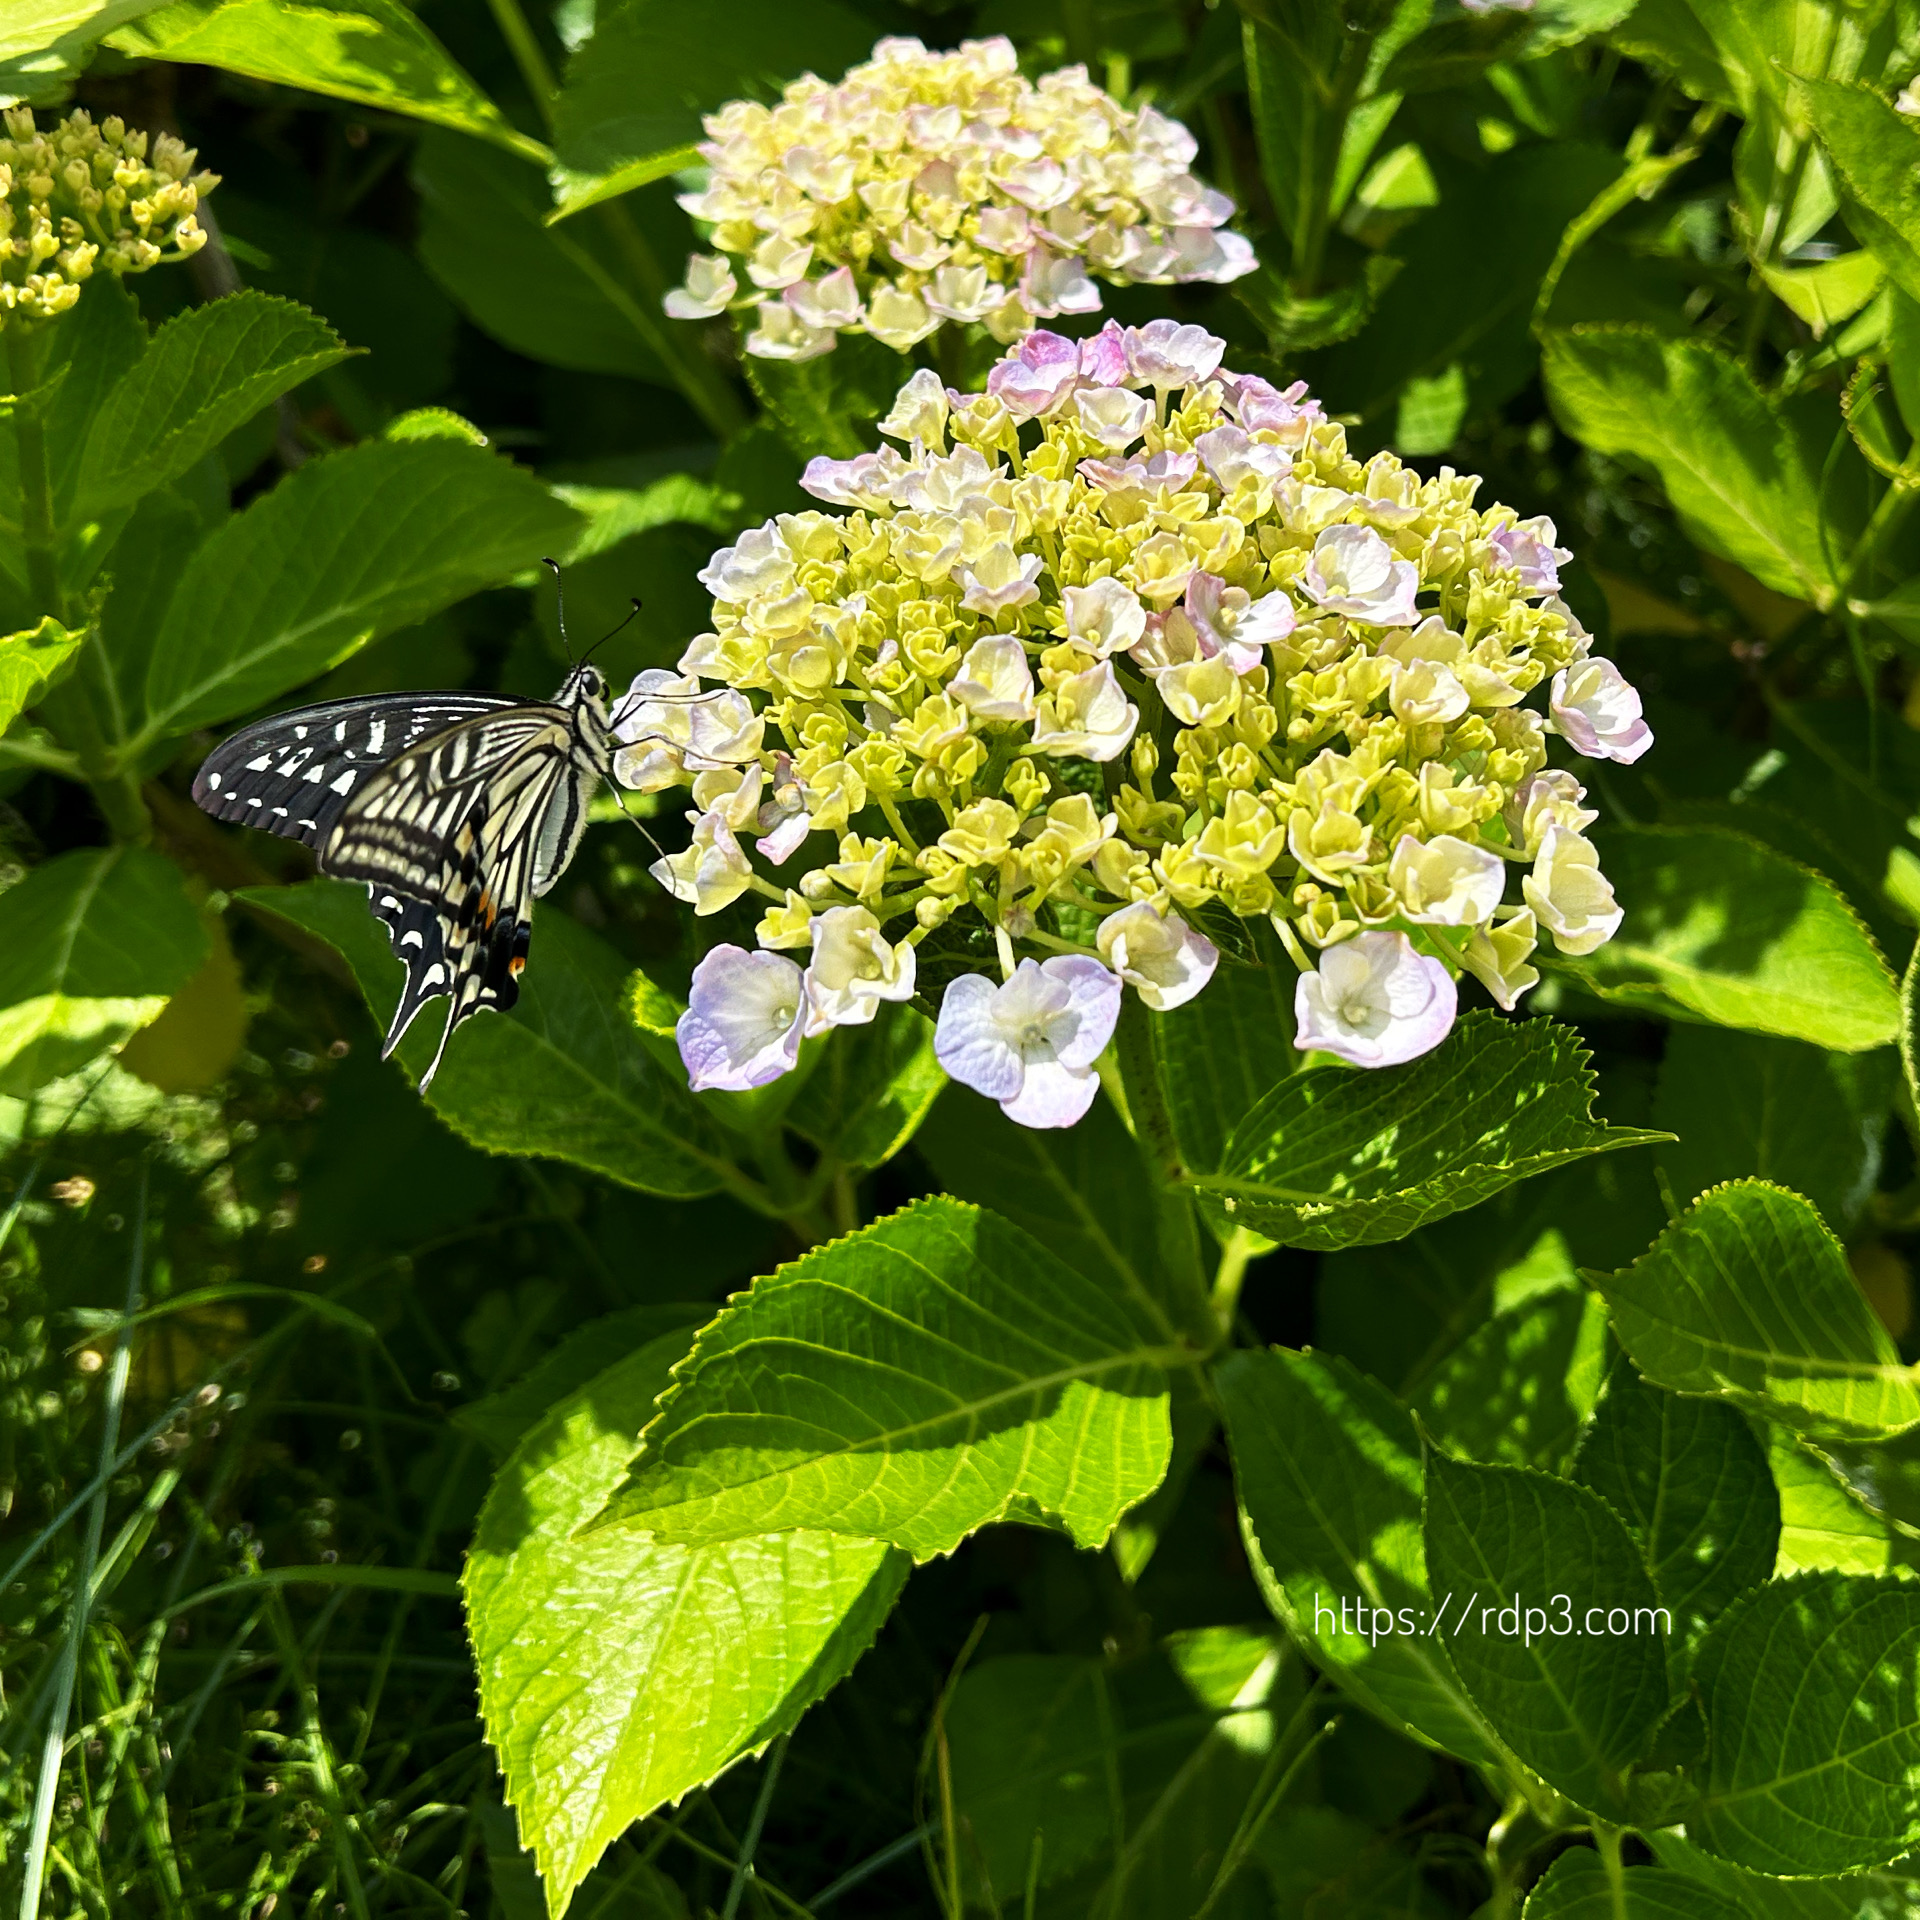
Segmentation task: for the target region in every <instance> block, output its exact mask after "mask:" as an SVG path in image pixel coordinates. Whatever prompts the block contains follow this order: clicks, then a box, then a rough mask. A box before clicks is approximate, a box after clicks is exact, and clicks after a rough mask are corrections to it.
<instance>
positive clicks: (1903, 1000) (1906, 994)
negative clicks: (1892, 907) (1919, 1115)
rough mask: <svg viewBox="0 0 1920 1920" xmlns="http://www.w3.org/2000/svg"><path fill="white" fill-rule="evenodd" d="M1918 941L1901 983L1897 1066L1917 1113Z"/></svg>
mask: <svg viewBox="0 0 1920 1920" xmlns="http://www.w3.org/2000/svg"><path fill="white" fill-rule="evenodd" d="M1916 1003H1920V942H1916V943H1915V945H1914V949H1913V952H1912V953H1911V954H1910V955H1909V956H1908V958H1907V970H1906V972H1905V974H1903V975H1902V976H1901V980H1900V1067H1901V1071H1902V1072H1904V1073H1905V1075H1906V1076H1907V1097H1908V1099H1910V1100H1911V1101H1912V1102H1913V1103H1914V1107H1915V1110H1916V1111H1920V1007H1917V1005H1916Z"/></svg>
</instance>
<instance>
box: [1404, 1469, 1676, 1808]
mask: <svg viewBox="0 0 1920 1920" xmlns="http://www.w3.org/2000/svg"><path fill="white" fill-rule="evenodd" d="M1424 1533H1425V1539H1426V1549H1427V1575H1428V1578H1429V1579H1430V1580H1431V1581H1432V1582H1433V1586H1434V1589H1435V1591H1436V1592H1441V1591H1444V1592H1448V1593H1452V1594H1459V1595H1463V1596H1465V1595H1471V1596H1472V1598H1471V1599H1470V1600H1468V1601H1467V1603H1466V1605H1465V1608H1464V1612H1463V1615H1462V1617H1461V1619H1460V1623H1459V1625H1458V1626H1457V1627H1456V1628H1454V1629H1453V1630H1452V1631H1450V1632H1449V1633H1448V1634H1447V1643H1446V1645H1447V1653H1448V1654H1449V1656H1450V1657H1451V1658H1452V1661H1453V1667H1454V1671H1455V1672H1456V1673H1457V1674H1458V1675H1459V1676H1460V1680H1461V1683H1462V1685H1463V1686H1464V1687H1465V1688H1466V1690H1467V1692H1468V1693H1469V1694H1470V1695H1471V1696H1472V1697H1473V1699H1474V1701H1475V1702H1476V1704H1477V1705H1478V1706H1479V1708H1480V1710H1481V1712H1483V1713H1484V1714H1485V1715H1486V1717H1487V1719H1488V1720H1489V1721H1491V1722H1492V1724H1493V1725H1494V1726H1495V1727H1496V1728H1498V1729H1499V1732H1500V1737H1501V1738H1502V1739H1503V1740H1504V1741H1505V1742H1506V1743H1507V1745H1508V1746H1510V1747H1511V1748H1512V1749H1513V1751H1514V1752H1515V1753H1517V1754H1518V1755H1519V1756H1520V1757H1521V1759H1523V1760H1524V1761H1526V1763H1527V1764H1528V1765H1529V1766H1530V1767H1532V1768H1533V1770H1534V1771H1535V1772H1536V1773H1537V1774H1539V1776H1540V1777H1541V1778H1542V1779H1543V1780H1545V1781H1546V1782H1547V1783H1548V1784H1549V1785H1550V1786H1555V1787H1558V1788H1559V1789H1560V1791H1561V1792H1562V1793H1564V1794H1565V1795H1566V1796H1567V1797H1568V1798H1569V1799H1570V1800H1573V1801H1575V1802H1576V1803H1578V1804H1579V1805H1580V1806H1583V1807H1587V1808H1589V1809H1591V1810H1593V1811H1595V1812H1600V1813H1605V1812H1608V1811H1612V1810H1617V1809H1620V1808H1621V1807H1622V1806H1623V1803H1624V1799H1625V1792H1626V1778H1625V1776H1626V1772H1627V1769H1628V1768H1629V1767H1630V1766H1631V1765H1632V1764H1633V1762H1634V1761H1635V1760H1637V1759H1638V1758H1639V1757H1640V1756H1641V1754H1642V1753H1643V1752H1644V1751H1645V1749H1646V1746H1647V1743H1648V1741H1649V1740H1650V1738H1651V1737H1652V1734H1653V1731H1654V1728H1655V1727H1656V1726H1657V1725H1658V1724H1659V1722H1660V1719H1661V1717H1662V1716H1663V1715H1664V1714H1665V1712H1666V1710H1667V1667H1666V1661H1667V1654H1666V1636H1665V1633H1664V1632H1663V1631H1660V1630H1658V1625H1659V1623H1658V1617H1657V1616H1658V1611H1659V1608H1660V1596H1659V1594H1658V1593H1657V1592H1656V1591H1655V1590H1654V1585H1653V1582H1652V1581H1651V1580H1650V1579H1649V1578H1648V1577H1647V1572H1646V1569H1645V1567H1644V1566H1642V1565H1641V1562H1640V1556H1639V1555H1638V1553H1637V1552H1636V1551H1635V1550H1634V1545H1633V1540H1632V1537H1631V1536H1630V1535H1629V1534H1628V1532H1627V1530H1626V1527H1625V1525H1624V1524H1623V1523H1622V1521H1621V1519H1620V1516H1619V1515H1618V1514H1616V1513H1615V1512H1614V1511H1613V1510H1612V1508H1611V1507H1609V1506H1608V1505H1607V1504H1606V1502H1605V1501H1604V1500H1602V1499H1600V1498H1599V1496H1598V1495H1596V1494H1592V1493H1589V1492H1588V1491H1587V1490H1586V1489H1585V1488H1584V1487H1576V1486H1572V1485H1569V1484H1568V1482H1566V1481H1564V1480H1555V1479H1551V1478H1550V1477H1549V1476H1548V1475H1546V1474H1544V1473H1534V1472H1532V1471H1530V1470H1529V1469H1527V1468H1525V1467H1481V1466H1474V1465H1471V1464H1470V1463H1468V1462H1466V1461H1462V1460H1452V1459H1449V1458H1448V1457H1447V1456H1446V1455H1445V1454H1444V1453H1440V1452H1438V1451H1429V1453H1428V1455H1427V1499H1426V1520H1425V1527H1424ZM1563 1601H1564V1603H1565V1604H1564V1607H1563V1606H1562V1604H1561V1603H1562V1602H1563ZM1596 1609H1598V1610H1599V1612H1600V1614H1601V1615H1602V1616H1603V1618H1604V1617H1605V1616H1608V1615H1617V1614H1618V1613H1619V1612H1620V1611H1621V1610H1624V1611H1625V1613H1626V1615H1627V1617H1628V1618H1629V1620H1630V1621H1631V1622H1632V1623H1633V1629H1634V1630H1633V1631H1630V1632H1622V1633H1617V1634H1616V1633H1607V1632H1600V1631H1596V1632H1593V1633H1588V1632H1586V1631H1585V1627H1586V1623H1587V1622H1589V1621H1590V1620H1592V1619H1593V1618H1594V1613H1595V1610H1596ZM1503 1614H1504V1615H1505V1616H1506V1622H1505V1623H1503V1621H1502V1617H1501V1616H1502V1615H1503ZM1563 1620H1564V1621H1565V1623H1566V1624H1565V1625H1563V1624H1562V1621H1563ZM1509 1626H1510V1627H1511V1631H1509Z"/></svg>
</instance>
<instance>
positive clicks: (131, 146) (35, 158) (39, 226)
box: [0, 107, 219, 327]
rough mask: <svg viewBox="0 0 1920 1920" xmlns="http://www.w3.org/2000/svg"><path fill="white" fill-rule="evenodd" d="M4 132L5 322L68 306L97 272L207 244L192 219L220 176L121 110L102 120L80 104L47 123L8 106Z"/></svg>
mask: <svg viewBox="0 0 1920 1920" xmlns="http://www.w3.org/2000/svg"><path fill="white" fill-rule="evenodd" d="M5 119H6V138H5V139H0V327H4V326H5V325H6V324H7V321H8V320H9V319H15V320H20V321H36V320H48V319H51V318H52V317H53V316H54V315H55V314H57V313H65V312H66V310H67V309H68V308H69V307H71V306H72V305H73V304H74V302H75V301H77V300H78V299H79V298H80V285H81V282H82V281H84V280H87V279H90V278H91V277H92V276H93V275H94V274H95V273H98V272H104V273H114V274H123V273H144V272H145V271H146V270H147V269H148V268H149V267H152V266H157V265H158V264H159V262H160V261H161V260H163V259H165V258H166V257H167V250H168V249H169V248H171V249H172V250H173V257H174V258H175V259H185V258H186V256H187V255H188V254H191V253H197V252H198V251H199V250H200V248H201V247H203V246H204V245H205V244H206V239H207V236H206V234H205V232H204V231H203V230H202V228H201V226H200V223H199V221H198V220H197V219H195V218H194V214H195V210H196V209H197V208H198V206H199V204H200V196H201V195H202V194H205V193H209V192H211V191H212V190H213V188H214V187H216V186H217V185H218V184H219V175H218V174H212V173H195V172H194V171H193V162H194V151H193V149H192V148H191V147H188V146H185V145H183V144H182V143H181V142H180V141H179V140H177V139H176V138H175V137H174V136H173V135H172V134H170V133H163V134H161V135H160V137H159V138H158V139H157V140H155V141H154V142H153V143H152V151H151V153H149V151H148V141H147V136H146V135H145V134H144V133H133V132H129V131H128V129H127V127H126V125H125V123H124V122H122V121H121V120H120V119H119V118H118V117H117V116H115V117H113V118H110V119H107V120H103V121H102V122H101V123H100V124H99V125H98V126H95V125H94V123H93V119H92V116H91V115H89V114H87V113H86V112H84V111H83V110H81V109H79V108H76V109H75V110H74V111H73V112H72V113H70V114H68V115H67V117H66V118H65V119H64V120H62V121H61V122H60V123H59V124H58V125H57V126H55V127H54V128H52V129H51V131H49V132H45V133H42V132H40V131H39V130H37V129H36V128H35V126H34V123H33V110H32V108H30V107H9V108H8V109H7V110H6V115H5Z"/></svg>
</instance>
